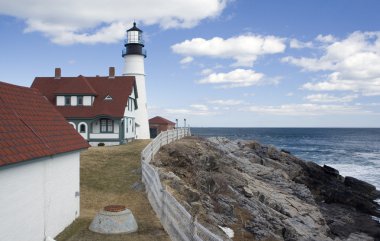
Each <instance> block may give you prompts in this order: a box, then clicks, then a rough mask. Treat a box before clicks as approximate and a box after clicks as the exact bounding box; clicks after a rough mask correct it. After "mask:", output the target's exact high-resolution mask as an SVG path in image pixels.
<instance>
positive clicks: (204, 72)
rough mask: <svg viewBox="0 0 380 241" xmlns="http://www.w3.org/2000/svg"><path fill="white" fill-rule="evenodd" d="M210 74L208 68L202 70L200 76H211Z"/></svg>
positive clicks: (210, 71)
mask: <svg viewBox="0 0 380 241" xmlns="http://www.w3.org/2000/svg"><path fill="white" fill-rule="evenodd" d="M212 72H213V70H212V69H210V68H207V69H203V70H202V71H201V75H209V74H211V73H212Z"/></svg>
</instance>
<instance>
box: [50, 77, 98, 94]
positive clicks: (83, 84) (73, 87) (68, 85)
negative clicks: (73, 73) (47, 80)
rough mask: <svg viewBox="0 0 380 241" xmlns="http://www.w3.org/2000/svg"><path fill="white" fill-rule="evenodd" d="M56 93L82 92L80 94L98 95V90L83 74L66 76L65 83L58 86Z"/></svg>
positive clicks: (56, 80) (58, 80) (57, 80)
mask: <svg viewBox="0 0 380 241" xmlns="http://www.w3.org/2000/svg"><path fill="white" fill-rule="evenodd" d="M55 82H62V81H60V79H55ZM57 87H58V88H57V89H56V90H55V91H54V94H80V95H96V94H97V93H96V91H95V90H94V88H92V86H91V85H90V83H89V82H88V81H87V78H85V77H84V76H82V75H79V76H78V77H74V78H65V80H64V84H60V85H58V86H57Z"/></svg>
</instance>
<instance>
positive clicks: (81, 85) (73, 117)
mask: <svg viewBox="0 0 380 241" xmlns="http://www.w3.org/2000/svg"><path fill="white" fill-rule="evenodd" d="M32 88H36V89H38V90H39V91H41V93H42V94H43V95H44V96H45V97H46V98H47V99H48V100H49V101H50V103H51V104H52V105H54V106H55V108H56V109H57V110H58V111H59V112H60V113H61V114H62V115H63V116H64V117H65V118H66V120H67V121H68V122H69V123H70V124H71V125H72V126H73V127H74V128H75V129H76V130H77V131H78V132H79V133H80V134H81V135H82V137H83V138H84V139H86V140H87V141H88V142H89V143H90V145H92V146H97V145H99V144H100V143H103V144H104V145H119V144H122V143H126V142H128V141H130V140H133V139H135V138H136V126H137V125H138V124H137V123H136V121H135V111H136V110H137V108H139V107H138V105H137V98H138V94H137V89H136V81H135V77H134V76H115V68H113V67H110V68H109V75H108V76H93V77H85V76H82V75H80V76H78V77H62V76H61V69H60V68H56V69H55V76H53V77H36V78H35V79H34V82H33V84H32ZM103 144H102V145H103Z"/></svg>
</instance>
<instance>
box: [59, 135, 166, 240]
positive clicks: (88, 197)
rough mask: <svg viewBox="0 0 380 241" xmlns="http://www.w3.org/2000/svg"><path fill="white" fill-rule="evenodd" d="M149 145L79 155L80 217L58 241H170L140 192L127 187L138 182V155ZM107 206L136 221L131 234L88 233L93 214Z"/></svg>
mask: <svg viewBox="0 0 380 241" xmlns="http://www.w3.org/2000/svg"><path fill="white" fill-rule="evenodd" d="M148 143H149V141H135V142H132V143H128V144H127V145H121V146H113V147H91V148H90V149H89V150H87V151H84V152H83V153H82V154H81V168H80V171H81V177H80V179H81V185H80V186H81V201H80V202H81V215H80V217H79V218H78V219H77V220H76V221H75V222H74V223H73V224H72V225H70V226H69V227H68V228H66V229H65V230H64V231H63V232H62V233H61V234H60V235H58V237H57V240H58V241H74V240H75V241H97V240H99V241H100V240H102V241H103V240H104V241H108V240H109V241H111V240H112V241H121V240H126V241H128V240H133V241H148V240H149V241H151V240H157V241H161V240H162V241H164V240H170V239H169V236H168V235H167V234H166V232H165V231H164V229H163V228H162V226H161V224H160V221H159V220H158V218H157V217H156V215H155V213H154V211H153V209H152V208H151V206H150V204H149V201H148V199H147V197H146V194H145V192H144V191H135V190H133V189H132V188H131V186H132V185H133V184H134V183H136V182H140V181H141V169H140V167H141V164H140V153H141V151H142V149H143V148H144V147H145V146H146V145H147V144H148ZM110 204H121V205H125V206H126V207H127V208H128V209H130V210H131V211H132V213H133V215H134V216H135V218H136V221H137V224H138V226H139V230H138V232H136V233H133V234H121V235H102V234H96V233H93V232H91V231H89V230H88V227H89V225H90V223H91V220H92V219H93V217H94V216H95V214H96V213H97V212H98V211H99V210H100V209H102V208H103V207H104V206H107V205H110Z"/></svg>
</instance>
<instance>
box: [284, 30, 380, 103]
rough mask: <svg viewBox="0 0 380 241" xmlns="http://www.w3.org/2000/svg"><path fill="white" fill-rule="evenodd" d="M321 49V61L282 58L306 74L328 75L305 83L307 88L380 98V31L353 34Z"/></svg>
mask: <svg viewBox="0 0 380 241" xmlns="http://www.w3.org/2000/svg"><path fill="white" fill-rule="evenodd" d="M320 38H322V37H320ZM326 41H327V40H326ZM322 48H323V51H324V53H323V55H322V56H321V57H319V58H306V57H301V58H295V57H285V58H283V59H282V61H283V62H288V63H291V64H294V65H297V66H299V67H301V68H302V69H303V70H305V71H326V72H328V74H327V78H326V79H325V80H322V81H319V82H309V83H306V84H304V85H303V88H304V89H308V90H316V91H331V90H345V91H353V92H359V93H361V94H363V95H368V96H369V95H380V32H365V33H363V32H354V33H352V34H350V35H349V36H348V37H347V38H346V39H343V40H341V41H336V42H333V43H330V44H327V45H325V46H323V47H322Z"/></svg>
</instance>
